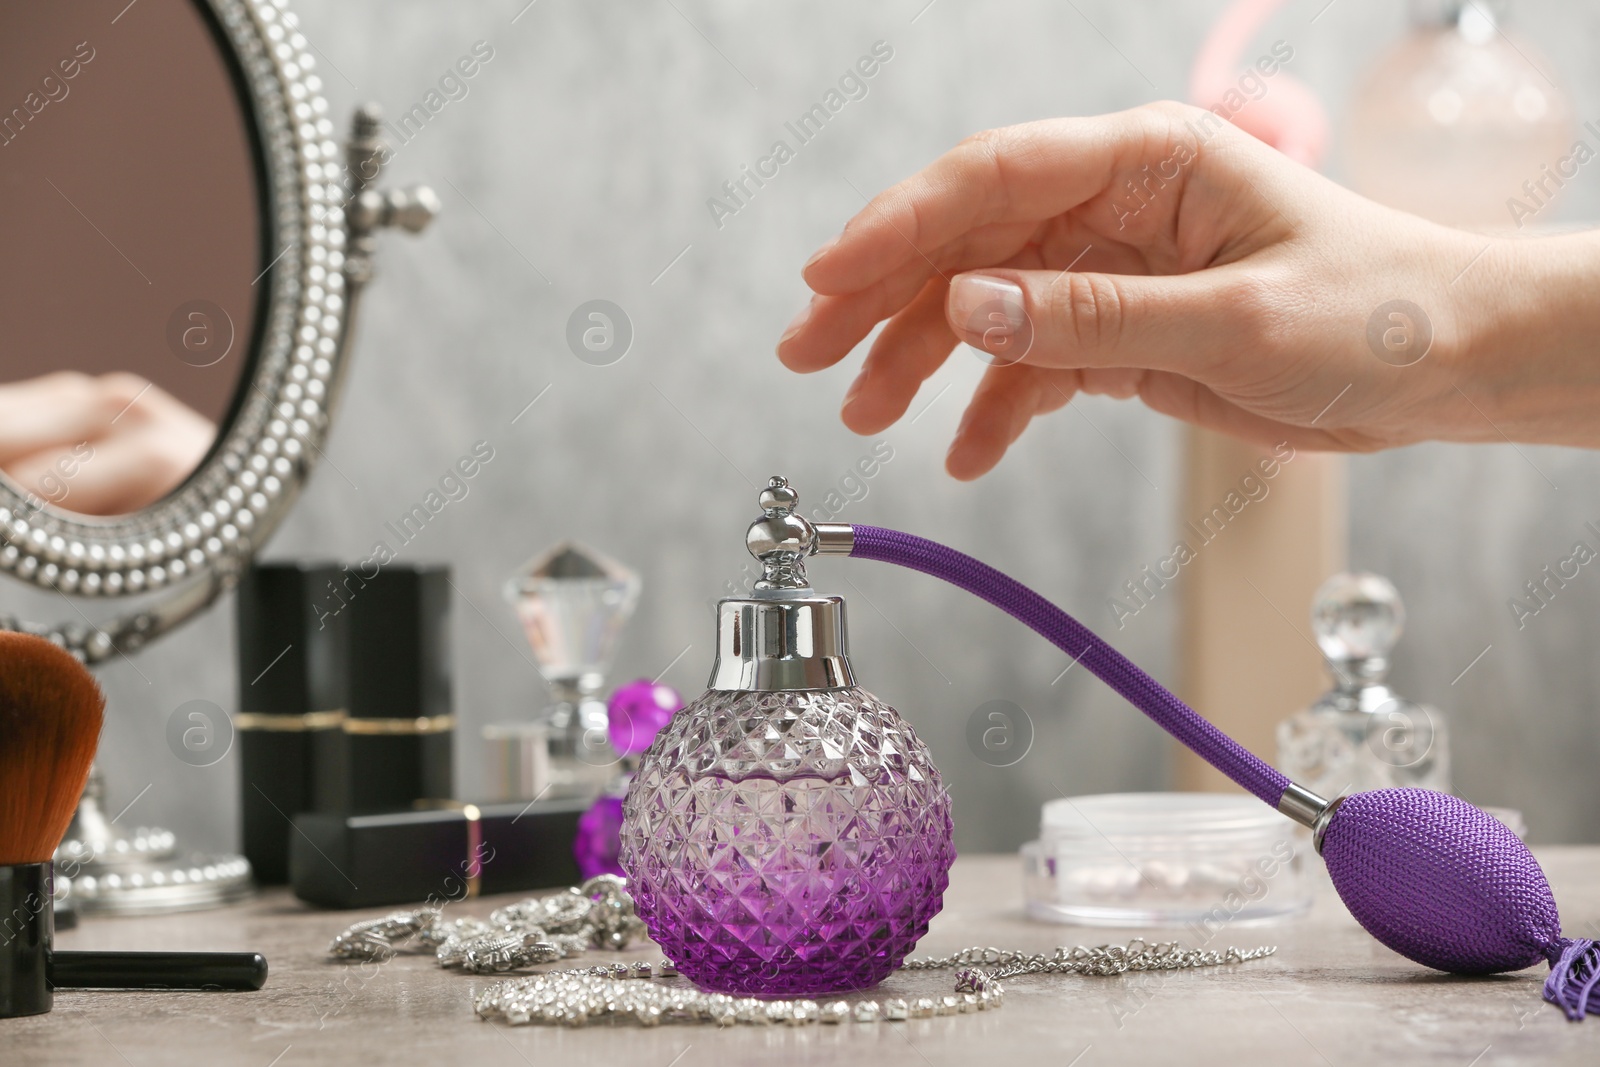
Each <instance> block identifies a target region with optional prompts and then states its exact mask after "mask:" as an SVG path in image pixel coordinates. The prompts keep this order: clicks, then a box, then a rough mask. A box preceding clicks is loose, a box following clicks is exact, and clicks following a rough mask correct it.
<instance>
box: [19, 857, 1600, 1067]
mask: <svg viewBox="0 0 1600 1067" xmlns="http://www.w3.org/2000/svg"><path fill="white" fill-rule="evenodd" d="M1537 851H1538V854H1539V857H1540V859H1541V861H1542V862H1543V863H1544V864H1545V868H1546V871H1547V872H1548V874H1549V875H1550V878H1551V881H1552V883H1553V885H1554V886H1555V889H1556V897H1557V900H1558V901H1560V903H1561V905H1562V909H1563V912H1564V926H1565V929H1566V932H1567V933H1568V934H1569V935H1587V936H1595V935H1596V933H1597V932H1600V848H1592V847H1591V848H1548V849H1540V850H1537ZM945 899H946V903H945V909H944V912H943V913H942V914H941V915H939V917H938V918H937V919H936V920H935V921H934V923H933V926H932V929H931V930H930V932H929V934H928V936H927V938H925V939H924V940H923V943H922V945H921V946H919V954H926V953H939V954H943V953H946V952H950V951H953V950H955V949H957V948H961V947H965V946H968V945H975V944H983V945H997V946H1003V947H1016V948H1026V949H1034V950H1048V949H1050V948H1053V947H1054V946H1056V945H1060V944H1068V945H1070V944H1077V943H1088V944H1098V943H1102V942H1106V941H1120V940H1123V939H1125V938H1127V937H1129V936H1132V935H1135V934H1138V933H1140V931H1135V930H1127V931H1123V930H1112V929H1088V928H1081V927H1066V926H1051V925H1045V924H1041V923H1036V922H1031V921H1029V920H1028V919H1027V918H1025V917H1024V915H1023V914H1022V890H1021V876H1020V864H1019V861H1018V860H1017V858H1016V857H1015V856H969V857H964V858H962V859H961V860H959V861H957V863H956V867H955V869H954V871H953V872H952V875H951V889H950V892H949V894H948V895H947V897H946V898H945ZM496 903H497V901H496V900H493V899H484V900H480V901H471V902H466V903H464V904H462V905H460V909H461V910H462V912H463V913H470V914H487V912H488V910H489V909H490V908H491V907H493V906H495V904H496ZM376 914H380V912H377V911H363V912H350V913H344V912H339V913H335V912H326V911H315V910H312V909H310V908H307V907H305V906H303V905H301V904H300V903H298V902H297V901H295V900H294V899H293V898H291V897H290V896H289V895H288V894H286V893H284V892H282V891H272V892H267V893H264V894H262V895H261V896H259V897H257V898H256V899H254V900H252V901H249V902H246V903H244V904H240V905H237V906H234V907H231V908H227V909H224V910H220V911H213V912H202V913H196V914H189V915H175V916H166V917H158V918H141V919H92V920H87V921H85V922H84V923H83V924H81V925H80V927H79V928H78V929H76V930H73V931H68V932H65V933H63V934H62V935H61V936H60V939H59V943H60V946H61V947H64V948H121V949H196V950H197V949H255V950H258V951H261V952H263V953H265V954H266V956H267V958H268V960H269V961H270V963H271V976H270V978H269V980H268V982H267V986H266V988H265V989H263V990H261V991H260V992H257V993H145V992H63V993H60V994H57V997H56V1007H55V1011H54V1012H53V1013H51V1014H49V1015H44V1016H37V1017H34V1018H29V1019H13V1020H8V1021H0V1064H6V1065H12V1064H16V1065H22V1064H96V1065H105V1064H128V1065H131V1067H144V1065H146V1064H152V1065H153V1064H241V1065H250V1067H269V1065H270V1067H308V1065H329V1064H352V1065H354V1064H436V1063H437V1064H474V1065H479V1064H482V1065H508V1067H518V1065H525V1064H538V1065H544V1064H563V1065H567V1064H573V1065H576V1064H591V1063H592V1064H617V1065H627V1067H695V1065H696V1064H757V1063H759V1064H762V1065H763V1067H779V1065H782V1064H812V1063H819V1064H820V1063H828V1064H839V1063H870V1064H873V1065H874V1067H897V1065H909V1067H930V1065H941V1064H963V1065H971V1067H995V1065H999V1064H1004V1065H1005V1067H1022V1065H1024V1064H1034V1063H1038V1064H1051V1065H1052V1067H1067V1065H1079V1067H1091V1065H1093V1064H1096V1063H1113V1062H1114V1063H1162V1064H1180V1063H1183V1064H1228V1065H1234V1064H1296V1063H1311V1064H1337V1065H1343V1064H1367V1063H1402V1062H1405V1063H1430V1064H1444V1065H1450V1067H1469V1065H1471V1067H1491V1065H1494V1064H1505V1063H1529V1064H1552V1063H1588V1064H1594V1063H1600V1018H1594V1019H1591V1020H1590V1021H1588V1022H1585V1023H1581V1024H1573V1023H1569V1022H1567V1021H1566V1019H1565V1018H1564V1017H1563V1016H1562V1015H1561V1013H1560V1012H1558V1011H1557V1010H1556V1009H1554V1008H1552V1007H1550V1006H1549V1005H1547V1004H1545V1003H1544V1002H1543V1001H1542V1000H1541V999H1540V996H1539V993H1540V985H1541V982H1542V981H1543V977H1544V973H1545V969H1544V967H1543V966H1542V965H1541V966H1540V967H1538V968H1535V969H1530V970H1528V971H1525V972H1522V973H1520V974H1515V975H1505V976H1498V977H1493V978H1479V979H1464V978H1455V977H1450V976H1446V975H1439V974H1435V973H1432V972H1430V971H1426V970H1424V969H1423V968H1421V967H1418V966H1415V965H1413V964H1411V963H1409V962H1408V961H1406V960H1404V959H1402V958H1400V957H1399V956H1396V955H1394V954H1393V953H1391V952H1390V951H1388V950H1387V949H1385V948H1383V947H1382V946H1380V945H1378V944H1377V943H1376V942H1374V941H1373V940H1372V939H1371V938H1369V937H1368V936H1367V935H1366V934H1365V933H1364V932H1363V931H1362V930H1361V929H1360V928H1359V927H1357V926H1356V925H1355V923H1354V921H1353V920H1352V919H1351V918H1350V917H1349V916H1348V914H1346V913H1345V912H1344V910H1343V908H1342V907H1341V906H1340V905H1339V903H1338V902H1337V900H1336V899H1332V898H1331V897H1324V898H1319V899H1318V901H1317V904H1316V906H1315V907H1314V908H1313V909H1312V911H1311V913H1310V914H1309V915H1308V916H1306V917H1304V918H1301V919H1298V920H1295V921H1292V922H1289V923H1284V924H1278V925H1274V926H1268V927H1254V928H1244V927H1238V926H1230V927H1225V928H1223V929H1222V930H1221V931H1219V932H1218V933H1217V934H1216V936H1215V937H1214V938H1213V939H1212V940H1211V942H1210V947H1213V948H1221V947H1224V946H1226V945H1228V944H1234V945H1237V946H1239V947H1240V948H1247V947H1253V946H1255V945H1259V944H1275V945H1277V946H1278V952H1277V954H1276V955H1275V956H1273V957H1271V958H1268V959H1265V960H1259V961H1253V962H1250V963H1245V964H1241V965H1237V966H1234V967H1229V968H1222V969H1204V970H1195V971H1187V972H1181V973H1173V974H1169V975H1166V976H1160V975H1124V976H1121V977H1110V978H1092V977H1077V976H1069V975H1030V976H1025V977H1018V978H1014V979H1011V980H1010V981H1009V982H1007V983H1006V991H1007V992H1006V1002H1005V1005H1004V1007H1002V1008H1001V1009H1000V1010H998V1011H992V1012H985V1013H982V1014H976V1015H957V1016H951V1017H945V1018H933V1019H926V1020H913V1021H911V1022H908V1023H892V1024H891V1023H878V1024H875V1025H864V1024H856V1023H849V1024H845V1025H842V1026H822V1025H811V1026H807V1027H803V1028H791V1027H761V1028H755V1027H742V1026H741V1027H733V1028H729V1029H726V1030H718V1029H716V1028H713V1027H710V1026H690V1025H665V1026H661V1027H657V1028H654V1029H643V1028H640V1027H637V1026H632V1025H613V1024H609V1023H606V1024H600V1025H591V1026H589V1027H587V1028H583V1029H565V1028H551V1027H542V1026H521V1027H510V1026H505V1025H500V1024H493V1025H491V1024H489V1023H485V1022H481V1021H479V1020H478V1019H477V1018H476V1017H475V1016H474V1015H473V1012H472V1001H473V997H474V995H475V994H476V993H477V992H478V991H479V990H481V989H483V988H484V987H485V986H487V985H488V984H489V982H491V981H493V979H485V978H474V977H468V976H464V975H460V974H456V973H451V972H445V971H441V970H440V969H439V968H438V967H436V966H435V965H434V963H433V961H432V960H431V959H429V958H427V957H425V956H400V957H396V958H395V959H393V960H391V961H390V962H388V963H386V964H384V965H382V966H377V967H373V966H368V967H364V968H356V967H350V966H346V965H339V964H335V963H331V962H328V961H327V960H326V958H325V956H324V950H325V947H326V945H327V943H328V940H329V939H330V938H331V937H332V936H333V934H335V933H337V932H338V931H339V930H340V929H342V928H343V927H344V926H345V924H347V923H349V922H352V921H354V920H356V919H359V918H366V917H369V916H371V915H376ZM1144 933H1147V934H1150V935H1152V936H1155V935H1161V936H1165V937H1173V936H1179V937H1183V938H1186V939H1187V941H1188V943H1190V944H1191V945H1193V944H1197V943H1198V938H1197V937H1196V935H1195V934H1194V933H1193V932H1187V933H1184V932H1180V933H1177V934H1174V933H1173V932H1170V931H1169V932H1166V933H1164V934H1163V933H1162V932H1161V931H1144ZM650 956H651V953H650V952H648V951H645V952H628V953H625V954H622V955H621V956H620V957H619V958H625V959H636V958H650ZM590 958H591V959H597V958H602V954H593V955H591V957H590ZM657 958H659V957H657ZM951 988H952V987H951V978H950V972H947V971H934V972H922V973H918V974H909V973H906V974H901V975H896V976H894V977H891V978H890V979H889V981H887V982H885V983H884V984H883V986H881V987H880V989H879V990H878V991H877V993H876V994H874V995H876V996H879V997H887V996H913V995H933V994H942V993H945V992H949V991H950V990H951Z"/></svg>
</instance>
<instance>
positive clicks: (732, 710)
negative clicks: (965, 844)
mask: <svg viewBox="0 0 1600 1067" xmlns="http://www.w3.org/2000/svg"><path fill="white" fill-rule="evenodd" d="M951 829H952V827H951V822H950V798H949V795H948V794H947V793H946V792H945V790H944V786H943V785H942V783H941V782H940V780H939V772H938V771H937V770H936V769H935V768H934V766H933V761H932V760H931V759H930V758H929V756H928V750H927V746H926V745H924V744H923V743H922V741H921V740H920V739H919V738H918V737H917V735H916V734H915V733H914V732H912V730H911V727H910V725H909V724H908V723H906V722H905V720H903V719H902V718H901V717H900V715H899V713H898V712H896V711H895V710H894V709H893V708H891V707H890V706H889V705H887V704H885V703H884V702H883V701H881V700H879V699H877V698H876V697H874V696H872V694H870V693H868V692H866V691H865V690H862V689H859V688H849V689H836V690H800V691H783V692H762V693H756V692H722V691H712V692H708V693H706V694H705V695H703V696H702V697H700V699H698V700H696V701H695V702H694V703H692V704H690V705H689V706H688V707H686V708H684V709H683V710H682V711H680V712H678V714H677V715H676V716H674V717H673V719H672V722H671V723H669V724H668V725H667V727H666V728H665V729H664V730H662V731H661V733H660V734H658V735H657V736H656V739H655V742H654V743H653V744H652V745H651V746H650V749H649V751H647V752H646V753H645V755H644V757H643V759H642V760H641V762H640V765H639V770H638V772H637V774H636V775H635V776H634V780H633V784H632V785H631V787H630V788H629V790H628V795H627V799H626V800H625V802H624V805H623V826H622V855H621V859H622V866H623V869H624V870H626V871H627V873H628V877H629V887H630V890H631V891H632V893H633V898H634V905H635V907H636V908H637V910H638V913H639V916H640V918H642V919H643V920H644V922H645V925H646V926H647V927H648V928H649V931H650V935H651V937H653V938H654V939H655V941H656V943H657V944H658V945H660V947H661V950H662V952H664V953H665V954H666V956H667V958H668V959H670V960H672V961H673V962H674V963H675V964H677V966H678V969H679V971H681V972H682V973H683V974H684V975H685V976H686V977H688V978H689V979H690V980H692V981H693V982H694V983H695V984H696V985H698V986H700V987H701V988H703V989H707V990H711V991H713V992H718V993H731V994H738V995H741V996H756V997H783V996H815V995H818V994H823V993H837V992H845V991H849V990H856V989H867V988H870V987H872V986H874V985H876V984H877V983H879V982H881V981H882V980H883V979H884V978H886V977H887V976H888V975H889V974H890V973H891V972H892V971H893V970H894V969H895V968H897V967H898V966H899V965H900V963H901V961H902V960H904V959H905V956H906V954H907V953H908V952H910V951H911V949H912V948H913V947H914V946H915V945H916V943H917V941H918V939H919V938H921V937H922V935H923V934H924V933H926V932H927V929H928V920H930V919H931V918H933V916H934V915H936V914H938V912H939V909H940V907H942V906H943V903H944V891H945V888H946V887H947V886H948V885H949V870H950V864H951V861H952V860H954V859H955V847H954V845H953V844H952V842H951Z"/></svg>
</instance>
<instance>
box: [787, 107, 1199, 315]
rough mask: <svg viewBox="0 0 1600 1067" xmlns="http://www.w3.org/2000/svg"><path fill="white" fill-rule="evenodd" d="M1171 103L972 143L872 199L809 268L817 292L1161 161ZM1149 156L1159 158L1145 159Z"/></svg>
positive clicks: (1057, 207)
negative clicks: (1148, 162)
mask: <svg viewBox="0 0 1600 1067" xmlns="http://www.w3.org/2000/svg"><path fill="white" fill-rule="evenodd" d="M1180 118H1181V110H1180V109H1179V108H1178V107H1177V106H1175V105H1159V106H1155V107H1141V108H1135V109H1133V110H1131V111H1123V112H1119V113H1117V114H1114V115H1101V116H1096V117H1093V118H1060V119H1046V120H1043V121H1040V122H1029V123H1024V124H1022V125H1020V126H1007V127H1004V128H1002V129H997V130H987V131H985V132H983V133H980V134H977V135H975V136H973V137H969V138H968V139H967V140H965V141H963V142H961V143H960V144H959V145H957V146H956V147H955V148H953V149H951V150H950V151H949V152H946V153H945V154H944V155H943V156H941V157H940V158H939V159H937V160H935V161H934V162H933V163H932V164H930V165H929V166H928V167H926V168H925V169H923V170H922V171H921V172H919V173H917V174H915V175H913V176H911V177H910V178H907V179H906V180H905V181H902V182H900V183H899V184H898V185H894V186H892V187H890V188H889V189H887V190H885V191H884V192H882V193H879V194H878V195H877V196H876V197H874V198H873V199H872V200H871V201H870V202H869V203H868V204H867V206H866V207H865V208H863V209H862V210H861V211H860V212H859V213H857V215H856V216H855V217H854V218H852V219H851V220H850V221H849V223H847V224H846V225H845V228H844V232H843V233H842V234H840V236H839V237H838V239H837V241H836V243H834V244H833V245H832V246H830V247H827V248H825V249H823V251H822V252H820V253H818V254H817V256H815V257H814V258H813V259H812V261H811V262H810V263H808V264H806V268H805V271H804V277H805V280H806V284H808V285H810V286H811V288H812V289H814V290H816V291H817V292H819V293H825V294H834V295H839V294H845V293H853V292H858V291H860V290H861V289H864V288H866V287H867V286H869V285H872V284H874V283H875V282H877V281H879V280H880V279H882V278H884V277H885V276H887V275H888V274H890V273H892V272H893V271H895V270H897V269H899V268H900V267H902V266H904V265H905V264H906V263H908V262H910V261H912V260H914V259H917V258H922V259H925V260H928V261H929V262H933V261H935V260H937V258H938V256H937V252H938V250H939V249H940V248H942V247H943V246H945V245H946V244H948V243H950V242H951V241H954V240H956V239H957V238H959V237H960V236H961V235H962V234H965V233H967V232H968V231H970V230H973V229H975V228H977V227H980V226H985V225H989V224H992V223H1014V222H1022V221H1042V220H1044V219H1048V218H1051V217H1053V216H1056V215H1059V214H1061V213H1062V212H1065V211H1070V210H1071V209H1072V208H1075V207H1077V206H1078V205H1080V204H1082V203H1084V202H1086V201H1088V200H1090V199H1091V198H1093V197H1094V196H1095V195H1097V194H1099V193H1101V192H1104V191H1106V190H1107V189H1108V188H1109V187H1110V185H1111V182H1112V179H1113V177H1114V176H1115V175H1116V174H1117V173H1119V172H1120V171H1121V170H1123V169H1124V168H1125V167H1128V166H1130V165H1132V166H1135V167H1137V166H1138V165H1139V164H1140V163H1142V162H1144V161H1146V160H1147V159H1150V158H1160V155H1159V153H1161V152H1162V151H1165V149H1166V146H1168V145H1170V144H1171V143H1172V142H1173V141H1174V140H1175V139H1177V138H1178V137H1179V132H1178V131H1179V130H1181V129H1183V128H1184V127H1183V125H1182V123H1181V121H1180ZM1152 153H1156V155H1155V156H1152Z"/></svg>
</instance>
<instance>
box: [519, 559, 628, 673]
mask: <svg viewBox="0 0 1600 1067" xmlns="http://www.w3.org/2000/svg"><path fill="white" fill-rule="evenodd" d="M505 596H506V599H507V600H509V601H510V602H511V605H512V607H514V608H516V611H517V619H518V620H519V621H520V622H521V623H522V632H523V633H524V634H525V635H526V636H527V639H528V645H529V647H530V648H532V649H533V656H534V659H535V660H536V661H537V662H538V665H539V671H540V673H542V674H543V675H544V678H545V681H547V682H549V683H550V685H551V687H552V688H553V689H555V690H556V691H557V693H558V694H560V695H566V694H570V693H573V692H576V693H579V694H586V693H592V692H594V691H596V690H598V689H599V688H600V686H601V685H602V684H603V681H604V678H605V673H606V670H607V669H608V668H609V667H610V665H611V656H612V653H613V652H614V651H615V649H616V643H617V635H618V634H619V633H620V632H621V631H622V627H623V626H624V625H626V623H627V621H628V619H629V618H630V617H631V616H632V615H633V609H634V606H635V605H636V604H637V603H638V601H639V575H638V574H637V573H635V572H634V571H632V570H630V569H629V568H627V567H625V566H623V565H622V564H620V563H618V562H617V561H615V560H613V559H610V558H608V557H606V556H603V555H601V554H600V553H599V552H596V551H594V550H593V549H590V548H585V547H584V546H582V545H580V544H577V543H575V542H572V541H563V542H562V543H560V544H558V545H556V546H555V547H554V548H551V549H550V550H548V551H546V552H542V553H540V554H539V555H537V556H535V557H534V558H532V559H530V560H529V561H528V562H526V563H524V564H523V565H522V566H521V567H519V568H517V570H516V573H514V574H512V576H511V577H510V579H508V580H507V582H506V585H505Z"/></svg>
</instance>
